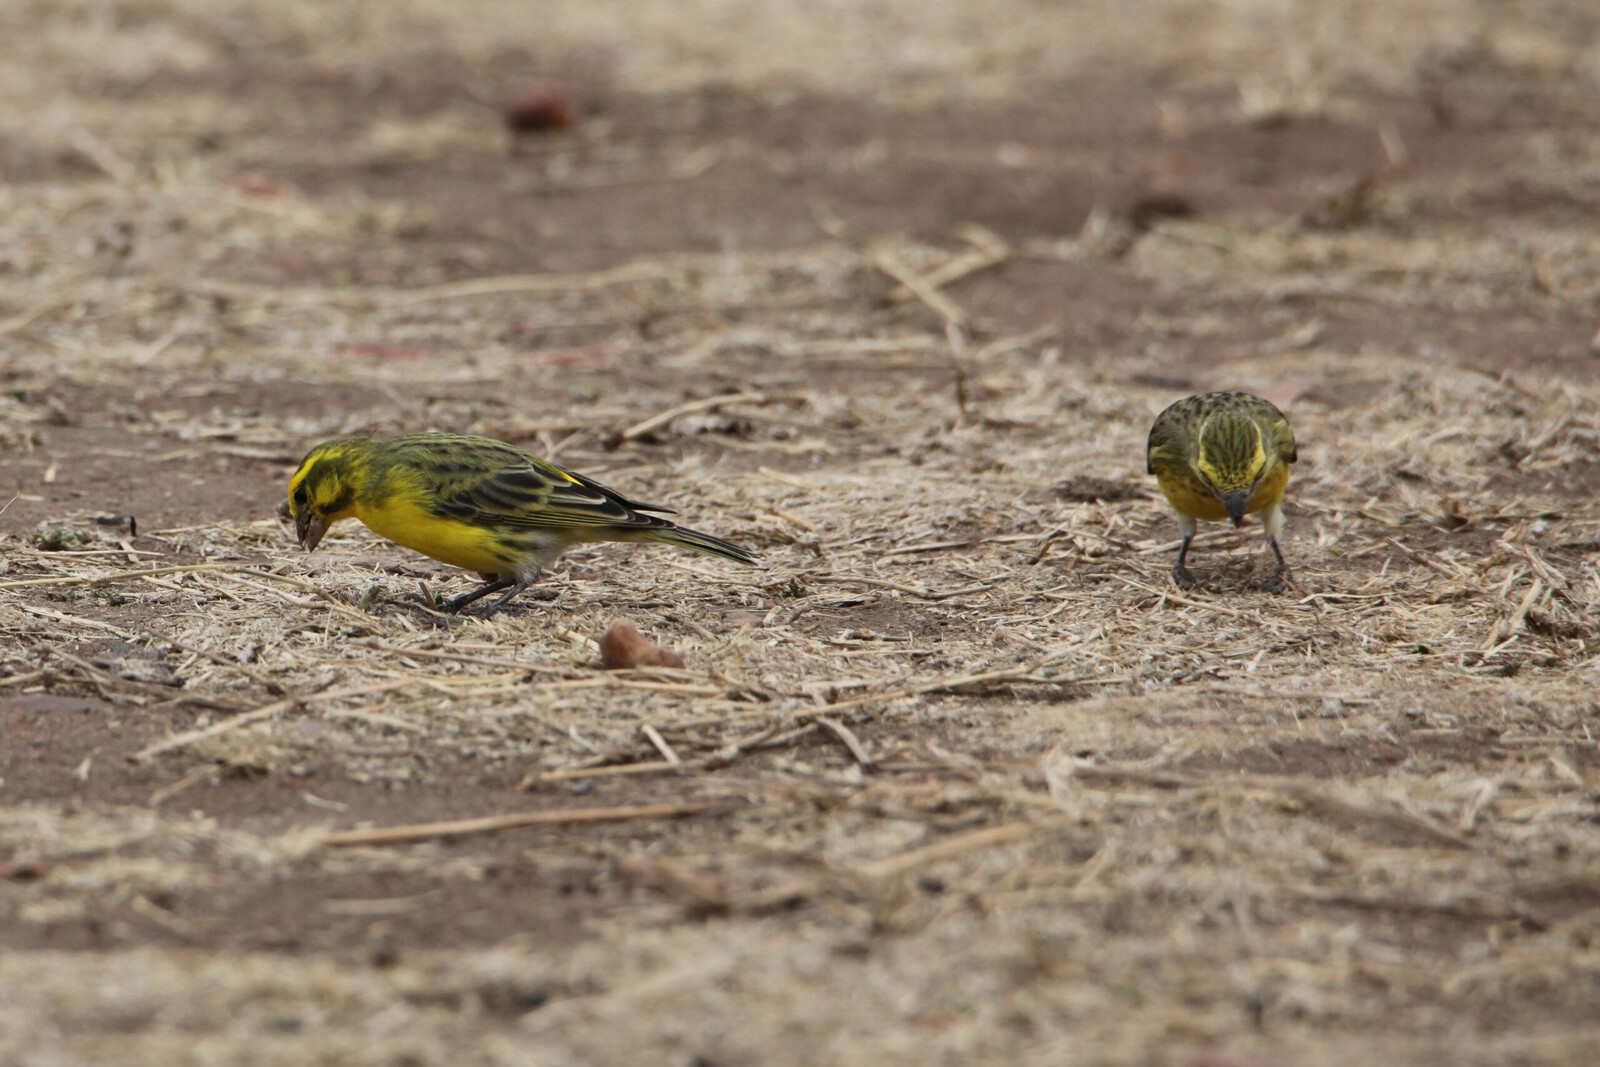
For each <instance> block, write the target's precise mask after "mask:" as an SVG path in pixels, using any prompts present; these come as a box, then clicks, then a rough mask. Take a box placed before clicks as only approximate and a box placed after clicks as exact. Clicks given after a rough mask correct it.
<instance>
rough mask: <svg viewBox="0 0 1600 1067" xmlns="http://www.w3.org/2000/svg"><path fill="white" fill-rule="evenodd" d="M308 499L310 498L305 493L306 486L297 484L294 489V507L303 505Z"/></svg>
mask: <svg viewBox="0 0 1600 1067" xmlns="http://www.w3.org/2000/svg"><path fill="white" fill-rule="evenodd" d="M308 500H310V496H309V495H308V494H307V493H306V487H305V486H304V485H303V484H302V485H300V486H298V487H297V488H296V489H295V491H294V503H295V507H300V508H303V507H305V506H306V502H307V501H308Z"/></svg>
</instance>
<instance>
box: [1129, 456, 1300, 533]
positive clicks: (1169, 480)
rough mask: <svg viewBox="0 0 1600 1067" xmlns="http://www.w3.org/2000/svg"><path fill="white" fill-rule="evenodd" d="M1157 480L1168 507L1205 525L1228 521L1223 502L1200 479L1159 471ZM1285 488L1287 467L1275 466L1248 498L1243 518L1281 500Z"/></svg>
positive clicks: (1280, 464)
mask: <svg viewBox="0 0 1600 1067" xmlns="http://www.w3.org/2000/svg"><path fill="white" fill-rule="evenodd" d="M1156 480H1157V482H1159V483H1160V485H1161V492H1162V494H1163V495H1165V496H1166V498H1167V501H1168V503H1170V504H1171V505H1172V506H1173V507H1175V508H1177V509H1178V510H1179V511H1181V512H1183V513H1184V514H1185V515H1193V516H1194V517H1195V518H1197V519H1203V520H1205V521H1206V522H1223V521H1225V520H1226V519H1227V518H1228V509H1227V508H1225V507H1223V505H1222V501H1220V500H1218V499H1217V498H1216V496H1215V495H1214V494H1213V493H1212V492H1211V490H1210V489H1208V488H1207V487H1206V486H1205V485H1204V483H1202V482H1200V481H1199V479H1196V478H1192V477H1187V478H1186V477H1184V476H1183V475H1181V474H1178V473H1175V472H1170V471H1158V472H1157V474H1156ZM1288 485H1289V468H1288V466H1287V465H1286V464H1283V463H1279V464H1276V465H1275V466H1274V467H1273V468H1272V470H1271V471H1269V472H1268V473H1267V476H1266V477H1265V478H1263V479H1261V484H1260V485H1258V486H1256V491H1255V492H1254V493H1253V494H1251V497H1250V504H1249V506H1248V507H1246V508H1245V509H1244V510H1245V514H1246V515H1250V514H1254V513H1255V512H1257V511H1260V510H1261V509H1262V508H1267V507H1271V506H1272V505H1273V504H1276V503H1277V502H1278V501H1280V500H1282V499H1283V491H1284V489H1286V488H1287V487H1288Z"/></svg>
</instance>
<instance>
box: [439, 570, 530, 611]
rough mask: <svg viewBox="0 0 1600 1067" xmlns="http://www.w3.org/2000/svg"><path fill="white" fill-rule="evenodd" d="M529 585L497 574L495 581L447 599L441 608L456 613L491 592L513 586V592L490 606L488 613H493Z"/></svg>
mask: <svg viewBox="0 0 1600 1067" xmlns="http://www.w3.org/2000/svg"><path fill="white" fill-rule="evenodd" d="M527 587H528V586H527V583H526V582H524V583H522V584H520V585H519V584H518V583H517V580H516V579H515V578H507V577H506V576H505V575H496V576H495V578H494V580H493V581H491V582H489V583H487V584H485V585H481V586H479V587H478V588H476V589H474V590H473V591H472V592H470V593H465V594H463V595H461V596H458V597H456V598H455V599H454V600H446V601H445V602H444V603H443V604H440V605H439V610H440V611H443V612H446V613H448V614H451V615H454V614H455V613H456V612H458V611H460V610H461V609H462V608H464V607H466V606H467V605H468V604H471V603H473V602H474V601H477V600H481V599H483V598H484V597H486V596H488V595H489V594H490V593H498V592H499V591H500V590H502V589H506V588H511V592H509V593H507V594H506V595H505V596H503V597H501V598H500V599H499V600H496V601H495V602H494V603H493V604H491V605H490V606H489V611H488V613H487V614H490V615H492V614H494V612H495V609H496V608H498V607H500V605H502V604H504V603H505V602H506V601H507V600H510V599H511V598H512V597H514V596H516V595H517V594H518V593H520V592H522V591H523V590H524V589H526V588H527Z"/></svg>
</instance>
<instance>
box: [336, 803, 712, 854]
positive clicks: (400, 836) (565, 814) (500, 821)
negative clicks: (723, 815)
mask: <svg viewBox="0 0 1600 1067" xmlns="http://www.w3.org/2000/svg"><path fill="white" fill-rule="evenodd" d="M717 806H718V805H716V804H712V803H691V804H644V805H640V806H638V807H632V808H575V809H568V810H566V811H524V812H516V813H513V814H509V815H487V816H484V817H483V818H479V819H455V820H451V821H448V822H424V823H412V824H410V825H406V826H389V827H384V828H382V829H375V830H343V831H340V832H338V833H332V834H329V835H328V836H327V837H325V838H323V839H322V843H323V845H325V846H327V847H328V848H344V847H348V846H351V845H403V844H409V843H411V842H414V841H431V840H433V839H435V838H441V837H466V836H469V835H472V834H494V833H499V832H501V831H502V830H516V829H519V828H521V827H524V826H569V825H573V824H577V823H594V822H627V821H630V820H633V819H679V818H683V817H684V816H688V815H699V814H701V813H702V812H706V811H710V810H711V809H713V808H715V807H717Z"/></svg>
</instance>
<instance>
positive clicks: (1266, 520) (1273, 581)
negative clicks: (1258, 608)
mask: <svg viewBox="0 0 1600 1067" xmlns="http://www.w3.org/2000/svg"><path fill="white" fill-rule="evenodd" d="M1261 525H1262V526H1263V527H1264V528H1265V529H1266V531H1267V544H1268V545H1270V546H1271V547H1272V554H1273V555H1274V556H1275V557H1277V560H1278V569H1277V570H1276V571H1274V572H1273V573H1272V577H1271V578H1268V579H1267V581H1266V582H1265V583H1264V584H1263V585H1262V588H1263V589H1265V590H1266V591H1267V592H1269V593H1281V592H1283V591H1284V590H1285V589H1287V588H1288V587H1289V562H1288V561H1287V560H1285V559H1284V558H1283V549H1281V548H1279V547H1278V535H1279V534H1281V533H1282V532H1283V504H1282V502H1278V503H1274V504H1273V505H1272V506H1271V507H1269V508H1268V509H1267V511H1266V513H1265V514H1264V515H1262V516H1261Z"/></svg>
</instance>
